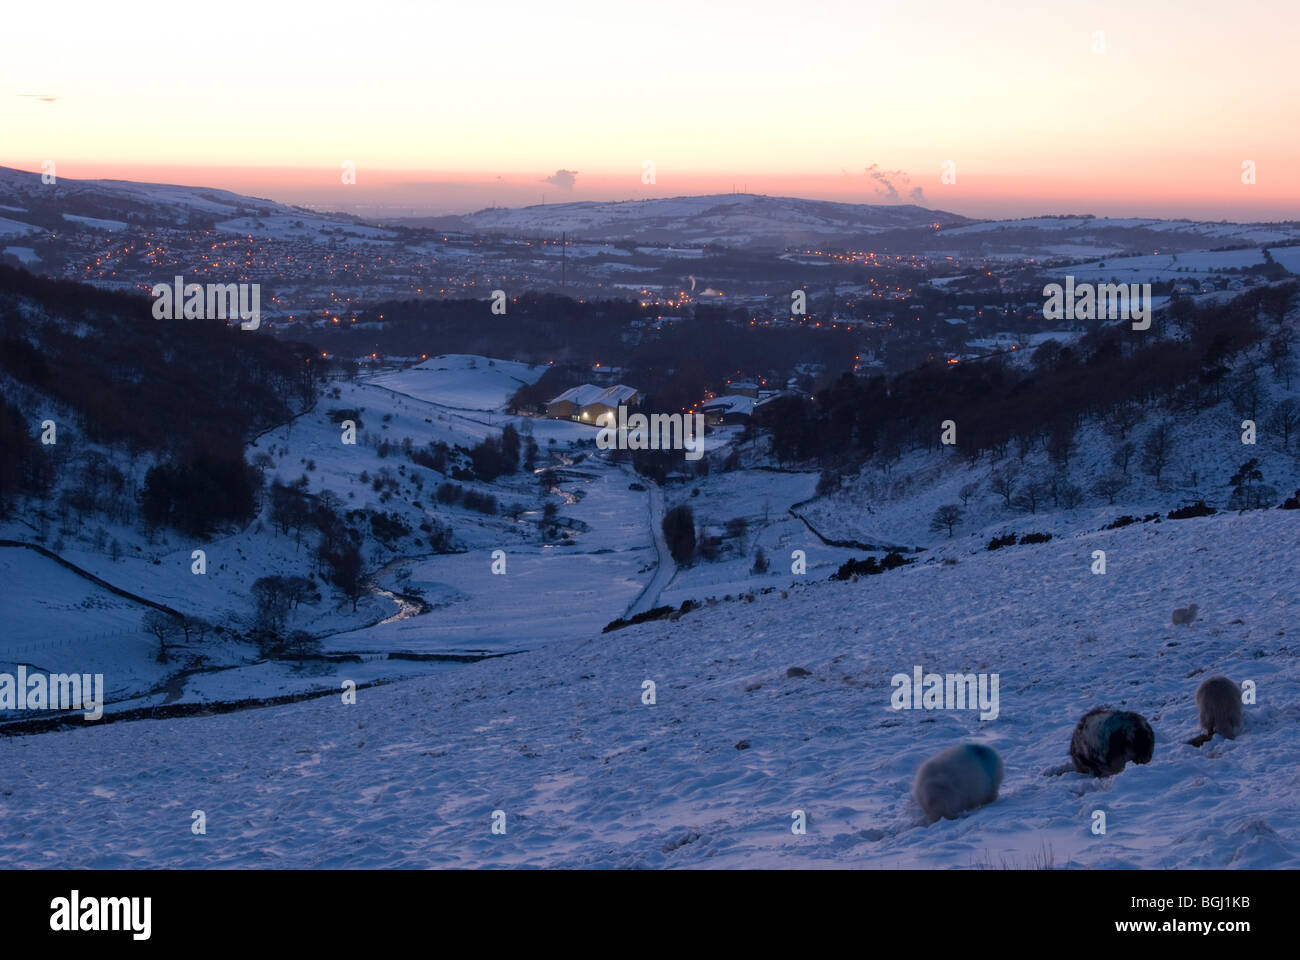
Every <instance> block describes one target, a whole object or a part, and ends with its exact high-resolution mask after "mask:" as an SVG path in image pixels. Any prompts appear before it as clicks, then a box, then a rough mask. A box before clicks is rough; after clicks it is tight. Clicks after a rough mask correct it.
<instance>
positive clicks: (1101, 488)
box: [1092, 444, 1131, 503]
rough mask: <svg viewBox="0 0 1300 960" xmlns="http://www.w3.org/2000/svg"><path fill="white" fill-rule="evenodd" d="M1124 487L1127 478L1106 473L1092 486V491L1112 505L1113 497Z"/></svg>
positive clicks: (1117, 474)
mask: <svg viewBox="0 0 1300 960" xmlns="http://www.w3.org/2000/svg"><path fill="white" fill-rule="evenodd" d="M1130 446H1131V444H1130ZM1126 486H1128V477H1126V476H1124V475H1123V474H1120V473H1108V474H1106V475H1105V476H1102V477H1099V478H1098V479H1097V482H1096V483H1094V484H1093V485H1092V489H1093V492H1094V493H1096V494H1097V495H1098V496H1101V497H1105V498H1106V502H1107V503H1114V502H1115V497H1116V496H1118V495H1119V492H1120V491H1121V490H1123V489H1124V488H1125V487H1126Z"/></svg>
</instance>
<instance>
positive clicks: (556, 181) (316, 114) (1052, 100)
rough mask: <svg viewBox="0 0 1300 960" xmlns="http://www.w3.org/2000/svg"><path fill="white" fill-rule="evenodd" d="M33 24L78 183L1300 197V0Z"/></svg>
mask: <svg viewBox="0 0 1300 960" xmlns="http://www.w3.org/2000/svg"><path fill="white" fill-rule="evenodd" d="M1097 31H1101V33H1100V34H1098V33H1097ZM5 34H6V55H5V57H4V59H3V62H0V90H2V91H3V93H4V95H3V97H0V164H3V165H5V166H12V167H18V168H21V169H26V170H39V169H40V166H41V163H42V162H43V161H45V160H50V159H52V160H54V161H55V162H56V163H57V165H58V171H59V173H60V174H61V175H62V176H65V177H118V178H125V179H135V180H165V181H169V182H181V183H193V184H204V185H210V186H220V187H226V188H229V189H235V190H239V191H241V192H246V193H251V194H254V195H257V196H264V197H271V198H274V199H277V200H285V201H288V202H293V203H308V204H310V205H313V206H319V207H325V208H331V209H338V210H354V211H356V212H364V213H369V214H389V215H397V214H408V215H409V214H411V213H419V214H425V213H441V212H463V211H468V210H474V209H479V208H481V207H485V206H489V205H493V204H495V205H519V204H528V203H538V202H541V200H542V199H543V196H544V198H545V201H546V202H548V203H550V202H557V201H562V200H601V199H630V198H641V197H652V196H677V195H682V194H693V193H706V192H728V191H730V190H732V189H737V190H742V189H743V190H747V191H749V192H752V193H769V194H781V195H793V196H808V197H816V198H823V199H834V200H845V201H855V202H905V201H907V200H908V199H909V198H912V197H915V199H916V202H920V203H922V204H923V205H925V206H931V207H937V208H940V209H947V210H952V211H954V212H958V213H963V214H967V215H974V216H1013V215H1021V214H1027V213H1039V212H1042V213H1059V212H1066V211H1069V212H1091V213H1097V214H1111V215H1155V216H1169V217H1181V216H1190V217H1205V218H1213V219H1222V218H1228V219H1243V220H1259V219H1284V218H1290V219H1296V218H1300V124H1297V117H1298V116H1300V109H1297V107H1298V106H1300V70H1297V69H1296V62H1295V53H1294V50H1293V47H1294V43H1295V38H1296V37H1297V36H1298V35H1300V3H1296V2H1295V0H1255V2H1252V0H1239V2H1235V3H1231V4H1224V3H1222V2H1217V0H1216V2H1210V0H1171V2H1163V0H1138V2H1134V0H1125V2H1109V0H1106V2H1095V3H1069V4H1067V3H1056V2H1044V0H1003V2H980V3H972V2H969V0H909V2H907V3H888V4H880V3H874V2H868V0H817V2H805V3H795V2H790V0H782V2H770V0H747V2H743V3H733V2H729V0H710V2H706V3H699V2H679V0H646V2H642V3H629V2H610V0H592V2H587V0H553V2H550V3H538V2H493V0H480V2H474V3H440V2H424V3H421V2H384V0H372V2H367V3H351V2H336V0H322V2H318V3H314V4H311V5H299V4H293V5H289V4H285V5H272V4H269V3H266V2H265V0H263V2H259V3H249V2H242V0H237V2H230V3H223V4H220V5H217V6H204V7H201V8H199V7H190V6H187V5H178V4H175V3H172V2H160V3H140V2H134V3H133V2H125V3H117V4H104V5H97V6H88V5H87V6H81V5H78V6H76V7H73V8H68V9H66V10H65V9H63V8H58V9H57V10H56V9H53V8H50V7H42V6H40V5H34V4H19V5H10V6H9V7H8V8H7V9H6V30H5ZM1095 46H1098V47H1099V49H1097V50H1095V49H1094V47H1095ZM44 98H55V99H52V100H48V99H44ZM647 160H649V161H653V162H654V165H655V174H656V176H655V180H656V182H655V183H654V184H649V185H647V184H643V183H642V170H643V163H644V162H645V161H647ZM1247 160H1249V161H1253V162H1254V163H1255V165H1256V171H1257V173H1256V178H1257V182H1256V183H1255V184H1251V185H1247V184H1243V183H1242V163H1243V161H1247ZM344 161H351V162H353V163H354V164H355V165H356V180H357V182H356V184H355V185H344V184H343V183H342V182H341V176H340V171H341V164H342V163H343V162H344ZM945 161H952V163H953V164H954V165H955V171H956V180H957V182H956V183H955V184H944V183H942V182H941V180H940V173H941V169H942V165H943V163H944V162H945ZM873 165H875V167H876V169H877V171H890V172H893V171H901V172H899V173H889V174H886V175H885V177H884V179H882V178H881V177H874V178H873V177H872V176H870V175H869V174H868V172H867V171H868V168H871V167H873ZM560 170H567V171H574V172H576V176H575V177H574V178H573V183H572V185H571V186H570V185H569V184H568V183H567V182H566V180H567V178H565V177H563V176H560V177H556V176H555V174H556V172H557V171H560ZM548 177H549V178H552V179H551V180H550V181H548V180H547V178H548ZM886 180H887V181H888V185H886V183H885V181H886ZM890 186H892V187H893V189H894V190H896V191H897V194H898V195H897V198H895V196H894V195H893V194H891V192H890ZM918 189H919V190H920V193H919V194H914V191H916V190H918Z"/></svg>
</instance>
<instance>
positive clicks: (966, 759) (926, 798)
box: [912, 743, 1002, 823]
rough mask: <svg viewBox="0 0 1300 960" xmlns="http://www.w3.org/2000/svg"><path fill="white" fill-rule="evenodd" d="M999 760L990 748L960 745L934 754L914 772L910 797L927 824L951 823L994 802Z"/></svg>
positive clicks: (1000, 775)
mask: <svg viewBox="0 0 1300 960" xmlns="http://www.w3.org/2000/svg"><path fill="white" fill-rule="evenodd" d="M1001 784H1002V758H1001V757H999V756H998V753H997V751H996V750H994V749H992V748H991V747H985V746H981V745H980V744H976V743H963V744H960V745H958V746H955V747H949V748H948V749H947V750H944V751H943V752H942V753H938V754H935V755H934V756H933V757H931V758H930V759H929V760H927V761H925V763H923V764H921V768H920V769H919V770H917V772H916V780H915V781H914V783H913V784H912V793H913V795H914V796H915V797H916V802H917V803H919V804H920V805H921V809H922V810H923V811H924V812H925V815H926V819H927V820H928V822H930V823H934V822H935V821H936V820H940V819H948V820H955V819H956V818H957V816H958V814H960V813H962V812H963V811H965V810H974V809H975V808H976V807H982V806H983V805H984V804H986V803H992V802H993V801H994V800H996V799H997V798H998V787H999V786H1001Z"/></svg>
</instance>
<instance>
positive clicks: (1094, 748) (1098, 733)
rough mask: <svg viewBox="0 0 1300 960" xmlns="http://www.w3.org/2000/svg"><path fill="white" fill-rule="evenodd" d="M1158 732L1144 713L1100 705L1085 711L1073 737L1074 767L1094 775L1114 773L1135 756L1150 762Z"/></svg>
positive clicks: (1071, 750)
mask: <svg viewBox="0 0 1300 960" xmlns="http://www.w3.org/2000/svg"><path fill="white" fill-rule="evenodd" d="M1155 745H1156V735H1155V733H1154V732H1152V730H1151V724H1149V723H1147V721H1146V718H1145V717H1144V716H1142V714H1140V713H1130V712H1129V711H1127V710H1107V709H1106V708H1105V707H1097V708H1096V709H1094V710H1090V711H1088V712H1087V713H1085V714H1084V715H1083V718H1082V719H1081V720H1080V721H1079V724H1078V726H1076V727H1075V728H1074V735H1073V736H1072V737H1070V759H1071V760H1073V761H1074V769H1076V770H1078V771H1079V772H1080V773H1090V774H1092V775H1093V776H1094V777H1111V776H1114V775H1115V774H1117V773H1119V772H1120V771H1121V770H1123V769H1124V767H1125V765H1126V764H1127V763H1128V762H1129V761H1130V760H1132V761H1133V762H1134V763H1147V762H1149V761H1150V760H1151V755H1152V753H1154V752H1155Z"/></svg>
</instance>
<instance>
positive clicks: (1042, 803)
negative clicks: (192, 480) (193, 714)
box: [0, 511, 1300, 869]
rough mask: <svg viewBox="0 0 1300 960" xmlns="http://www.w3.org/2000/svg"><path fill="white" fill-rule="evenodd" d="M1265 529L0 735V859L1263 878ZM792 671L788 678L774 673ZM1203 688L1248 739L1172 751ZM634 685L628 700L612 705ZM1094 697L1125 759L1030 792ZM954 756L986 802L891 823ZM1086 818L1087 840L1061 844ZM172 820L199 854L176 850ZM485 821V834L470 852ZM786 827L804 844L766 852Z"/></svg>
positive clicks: (1286, 538) (1276, 741)
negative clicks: (909, 691)
mask: <svg viewBox="0 0 1300 960" xmlns="http://www.w3.org/2000/svg"><path fill="white" fill-rule="evenodd" d="M1297 516H1300V514H1297V513H1296V512H1285V511H1269V512H1265V513H1258V514H1250V515H1246V516H1242V517H1210V518H1204V519H1201V520H1192V521H1187V522H1185V523H1183V524H1166V525H1162V526H1160V527H1141V526H1139V527H1130V528H1126V529H1123V530H1118V531H1111V532H1105V533H1081V534H1079V535H1078V536H1075V537H1070V538H1066V539H1062V540H1059V541H1053V542H1052V543H1050V544H1046V545H1041V546H1026V547H1018V548H1014V549H1008V550H1005V551H1001V552H998V553H992V554H989V553H983V554H973V555H969V556H963V557H962V558H961V559H960V561H959V562H958V563H957V564H956V565H951V566H950V565H944V564H940V563H937V562H930V563H918V564H915V565H912V566H908V567H905V568H903V569H901V570H895V571H892V572H890V573H888V574H885V575H882V576H877V577H867V578H864V579H862V580H860V581H857V582H851V583H824V582H817V583H813V582H804V583H801V584H798V585H796V586H793V587H791V588H790V589H789V590H788V591H787V593H786V594H785V595H783V594H782V593H781V592H772V593H765V594H764V593H760V594H758V595H757V596H755V597H754V598H753V601H752V602H744V601H741V600H733V601H731V602H722V603H719V604H718V605H717V606H711V607H705V608H703V609H701V610H697V611H695V612H692V613H689V614H687V615H685V616H684V617H683V618H682V619H681V620H680V621H678V622H664V621H661V622H653V623H649V624H645V625H642V626H638V627H629V628H626V629H624V630H621V631H617V632H615V633H612V634H605V635H601V634H599V633H597V632H595V631H592V630H579V631H576V632H575V635H574V636H573V637H572V638H571V639H568V640H564V641H561V642H557V643H554V644H551V645H549V646H545V647H541V648H538V649H537V650H535V651H532V652H529V653H525V654H520V655H518V656H515V657H511V658H507V659H505V660H496V661H487V662H482V663H477V664H470V665H467V666H465V667H462V668H458V669H456V670H454V671H450V672H446V673H443V674H440V675H438V676H435V677H427V678H424V679H418V680H410V681H407V682H403V683H400V684H396V685H392V686H388V687H383V688H374V689H370V690H363V691H360V692H359V694H358V699H357V703H356V704H355V705H351V706H349V705H344V704H342V703H341V702H340V699H339V698H338V697H327V698H325V699H320V700H315V701H311V702H309V703H302V704H295V705H291V706H285V707H277V708H270V709H265V710H250V711H245V712H241V713H237V714H232V715H226V716H215V717H207V718H195V719H178V720H169V721H160V722H149V721H142V722H136V723H120V724H111V725H105V726H98V727H92V728H89V729H76V730H72V731H70V732H65V733H60V734H57V735H55V734H46V735H39V736H29V737H17V738H5V739H3V740H0V759H2V760H3V762H4V766H5V769H7V770H9V771H10V775H9V777H8V779H7V783H6V789H5V794H4V796H3V798H2V799H0V813H2V814H3V816H4V818H5V820H6V822H7V823H8V824H9V835H10V836H11V838H12V840H11V842H10V843H8V844H6V845H5V847H4V849H3V851H2V852H0V857H3V862H4V864H5V865H6V866H30V865H32V864H36V863H39V864H42V865H45V866H63V867H71V866H78V867H90V868H99V867H110V868H116V867H128V866H129V867H146V866H148V867H240V868H246V867H277V868H284V867H377V866H387V867H413V868H422V867H429V866H472V865H498V866H570V867H572V866H599V867H676V866H691V867H714V868H721V867H738V866H746V867H771V866H786V867H790V866H801V867H818V866H822V867H825V866H872V867H903V866H910V867H927V866H931V867H933V866H943V867H951V866H956V867H963V866H967V867H971V866H974V867H978V866H994V867H998V866H1020V867H1024V866H1032V865H1035V864H1038V865H1042V864H1043V863H1044V862H1047V863H1049V864H1050V865H1053V866H1056V867H1130V868H1131V867H1179V868H1189V867H1192V868H1195V867H1220V868H1221V867H1255V868H1258V867H1273V868H1290V869H1294V868H1295V867H1297V866H1300V813H1297V808H1296V805H1295V803H1294V796H1295V792H1296V787H1297V783H1296V771H1297V770H1298V769H1300V746H1297V741H1296V738H1295V736H1294V730H1295V723H1296V722H1297V720H1298V719H1300V713H1298V712H1297V707H1296V703H1297V697H1298V696H1300V660H1298V659H1297V648H1296V643H1295V638H1294V637H1292V636H1291V633H1292V632H1293V630H1294V627H1295V623H1296V620H1297V614H1300V598H1298V597H1297V595H1296V592H1295V590H1294V571H1293V560H1294V555H1295V553H1294V552H1295V545H1296V542H1297V540H1296V538H1297V528H1296V522H1297ZM1095 549H1104V550H1106V551H1107V552H1108V554H1109V556H1110V557H1112V567H1111V571H1110V572H1109V573H1108V574H1107V575H1105V576H1095V575H1092V574H1090V573H1089V562H1090V561H1089V556H1090V554H1091V552H1092V551H1093V550H1095ZM501 579H502V584H501V586H500V587H499V589H500V590H501V591H503V592H505V593H509V592H510V591H511V590H512V589H513V587H512V583H513V581H511V580H510V579H509V578H501ZM792 579H797V578H792V577H790V576H788V575H784V576H781V577H774V578H773V580H774V582H777V581H779V582H781V583H782V584H788V583H789V582H790V581H791V580H792ZM1193 600H1194V601H1198V602H1199V603H1200V605H1201V607H1202V614H1201V617H1202V619H1201V620H1199V621H1198V622H1197V623H1195V624H1193V625H1192V626H1191V627H1181V628H1174V627H1172V626H1170V622H1169V611H1170V609H1171V608H1172V607H1173V606H1175V605H1180V604H1183V603H1186V602H1188V601H1193ZM916 664H919V665H921V666H923V667H924V668H925V669H926V670H933V671H936V672H951V671H973V672H990V673H997V674H999V676H1000V703H999V715H998V717H997V719H996V720H989V721H984V722H982V721H980V720H979V719H978V718H977V716H976V715H975V714H974V713H972V712H969V711H965V712H961V711H959V712H942V711H939V712H927V711H919V710H918V711H911V712H903V711H894V710H892V709H891V708H890V706H889V699H890V694H891V687H890V678H891V676H892V675H893V674H895V673H898V672H910V671H911V670H912V668H913V665H916ZM793 666H799V667H802V668H805V669H807V670H808V671H810V675H808V676H803V677H787V675H786V673H787V668H789V667H793ZM1220 671H1221V672H1225V673H1227V674H1228V675H1229V676H1231V677H1232V678H1234V679H1235V680H1238V681H1240V680H1245V679H1252V680H1254V681H1255V682H1256V683H1257V684H1258V689H1259V703H1258V705H1257V706H1254V707H1251V708H1248V710H1249V713H1248V719H1247V722H1248V725H1249V726H1248V730H1247V732H1246V733H1245V734H1244V735H1243V736H1242V737H1241V738H1240V739H1238V740H1235V741H1232V742H1224V741H1223V740H1221V739H1216V740H1215V741H1214V742H1213V743H1211V744H1208V745H1206V746H1205V747H1202V748H1200V749H1197V748H1194V747H1191V746H1187V745H1186V744H1184V743H1182V742H1181V741H1183V740H1185V739H1187V738H1188V737H1190V736H1191V735H1192V734H1193V733H1194V732H1195V727H1196V723H1195V707H1194V705H1193V702H1192V696H1193V692H1194V690H1195V687H1196V684H1197V683H1198V682H1199V680H1200V679H1202V678H1203V677H1205V676H1207V675H1209V674H1212V673H1214V672H1220ZM342 675H343V676H347V675H348V674H347V673H346V672H344V673H343V674H342ZM647 679H650V680H653V681H655V683H656V685H657V702H656V703H655V704H654V705H653V706H648V705H643V704H642V703H641V700H640V698H641V691H642V683H643V681H645V680H647ZM1102 703H1109V704H1113V705H1116V706H1122V707H1126V708H1129V709H1135V710H1139V711H1141V712H1142V713H1144V714H1145V715H1146V716H1147V717H1148V718H1149V719H1150V721H1151V723H1152V724H1153V726H1154V728H1155V731H1156V737H1157V746H1156V754H1155V757H1154V759H1153V760H1152V762H1151V763H1150V764H1148V765H1146V766H1134V767H1130V768H1129V769H1128V770H1126V771H1124V772H1123V773H1122V774H1120V775H1118V776H1116V777H1114V778H1111V779H1108V780H1093V779H1090V778H1087V777H1084V776H1082V775H1080V774H1077V773H1074V772H1073V771H1066V772H1062V771H1063V768H1065V767H1066V766H1067V765H1068V760H1067V758H1066V745H1067V742H1068V739H1069V735H1070V730H1071V727H1072V726H1073V724H1074V722H1075V721H1076V720H1077V719H1078V717H1079V716H1080V715H1081V714H1082V713H1083V712H1084V711H1085V710H1087V709H1088V708H1089V707H1091V706H1094V705H1097V704H1102ZM141 737H144V738H146V739H147V740H148V743H149V744H150V746H149V749H148V750H143V751H142V750H141V749H140V748H139V746H140V743H141ZM971 739H973V740H976V741H978V742H981V743H986V744H989V745H991V746H993V747H995V748H996V749H997V750H998V751H999V752H1000V753H1001V754H1002V756H1003V758H1004V760H1005V763H1006V769H1007V773H1006V779H1005V781H1004V784H1003V788H1002V793H1001V796H1000V797H999V798H998V800H997V801H996V802H995V803H993V804H992V805H991V806H989V807H987V808H985V809H983V810H980V811H978V812H976V813H975V814H973V815H970V816H967V817H964V818H962V819H959V820H956V821H944V822H941V823H938V824H935V825H933V826H930V827H925V826H922V825H920V817H919V813H918V811H917V810H916V808H915V806H914V804H913V803H912V801H911V800H910V799H909V796H908V794H909V787H910V781H911V776H912V774H913V772H914V771H915V769H916V766H917V765H918V764H919V762H920V761H921V760H922V759H924V758H925V757H926V756H929V755H930V754H932V753H934V752H936V751H937V750H939V749H941V748H943V747H946V746H948V745H950V744H953V743H956V742H960V741H964V740H971ZM741 746H743V747H744V748H743V749H741V748H740V747H741ZM159 757H169V758H171V760H170V761H169V762H167V763H165V764H160V763H159V761H158V758H159ZM51 769H76V770H77V771H78V777H77V778H76V779H75V780H72V779H69V778H52V777H50V776H49V775H48V771H50V770H51ZM1098 809H1100V810H1104V811H1105V812H1106V814H1107V818H1108V823H1109V827H1108V832H1107V834H1106V835H1105V836H1094V835H1093V834H1092V833H1091V832H1090V829H1089V828H1090V825H1091V823H1092V812H1093V811H1094V810H1098ZM55 810H57V811H59V815H58V816H53V815H51V812H52V811H55ZM194 810H203V811H204V812H205V813H206V816H207V830H208V832H207V835H206V836H194V835H192V834H191V832H190V830H189V826H190V814H191V812H192V811H194ZM494 810H503V811H505V813H506V817H507V821H506V822H507V829H508V833H507V835H506V836H493V835H492V834H491V832H490V824H491V815H492V812H493V811H494ZM794 810H803V811H805V813H806V814H807V818H808V824H809V825H808V833H807V835H806V836H795V835H792V833H791V829H790V827H791V822H792V821H791V812H792V811H794Z"/></svg>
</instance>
